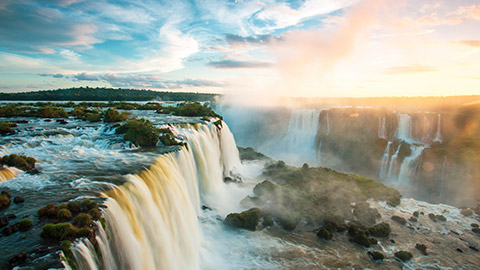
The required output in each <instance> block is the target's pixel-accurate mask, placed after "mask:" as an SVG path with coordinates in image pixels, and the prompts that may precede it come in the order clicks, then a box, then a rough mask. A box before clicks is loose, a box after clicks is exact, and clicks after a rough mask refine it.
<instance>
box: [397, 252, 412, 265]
mask: <svg viewBox="0 0 480 270" xmlns="http://www.w3.org/2000/svg"><path fill="white" fill-rule="evenodd" d="M395 257H397V258H399V259H400V260H401V261H403V262H407V261H409V260H411V259H412V258H413V255H412V253H410V252H408V251H403V250H402V251H399V252H395Z"/></svg>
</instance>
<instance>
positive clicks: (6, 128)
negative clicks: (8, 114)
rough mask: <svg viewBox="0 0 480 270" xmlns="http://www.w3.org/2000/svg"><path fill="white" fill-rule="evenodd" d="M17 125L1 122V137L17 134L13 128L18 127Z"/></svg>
mask: <svg viewBox="0 0 480 270" xmlns="http://www.w3.org/2000/svg"><path fill="white" fill-rule="evenodd" d="M16 126H17V124H16V123H12V122H7V121H1V122H0V135H2V136H7V135H12V134H15V130H14V129H12V127H16Z"/></svg>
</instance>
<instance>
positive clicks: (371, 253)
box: [368, 250, 385, 261]
mask: <svg viewBox="0 0 480 270" xmlns="http://www.w3.org/2000/svg"><path fill="white" fill-rule="evenodd" d="M368 256H370V258H372V260H374V261H380V260H383V259H385V255H383V253H380V252H378V251H375V250H374V251H369V252H368Z"/></svg>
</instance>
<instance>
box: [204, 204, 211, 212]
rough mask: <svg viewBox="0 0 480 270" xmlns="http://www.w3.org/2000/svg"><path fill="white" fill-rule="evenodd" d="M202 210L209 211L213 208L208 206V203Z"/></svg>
mask: <svg viewBox="0 0 480 270" xmlns="http://www.w3.org/2000/svg"><path fill="white" fill-rule="evenodd" d="M202 210H208V211H211V210H212V208H210V207H208V206H206V205H202Z"/></svg>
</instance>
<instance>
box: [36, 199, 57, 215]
mask: <svg viewBox="0 0 480 270" xmlns="http://www.w3.org/2000/svg"><path fill="white" fill-rule="evenodd" d="M57 214H58V208H57V206H56V205H55V204H54V203H48V204H47V205H45V206H44V207H42V208H40V209H38V215H39V216H40V217H47V218H55V217H57Z"/></svg>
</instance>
